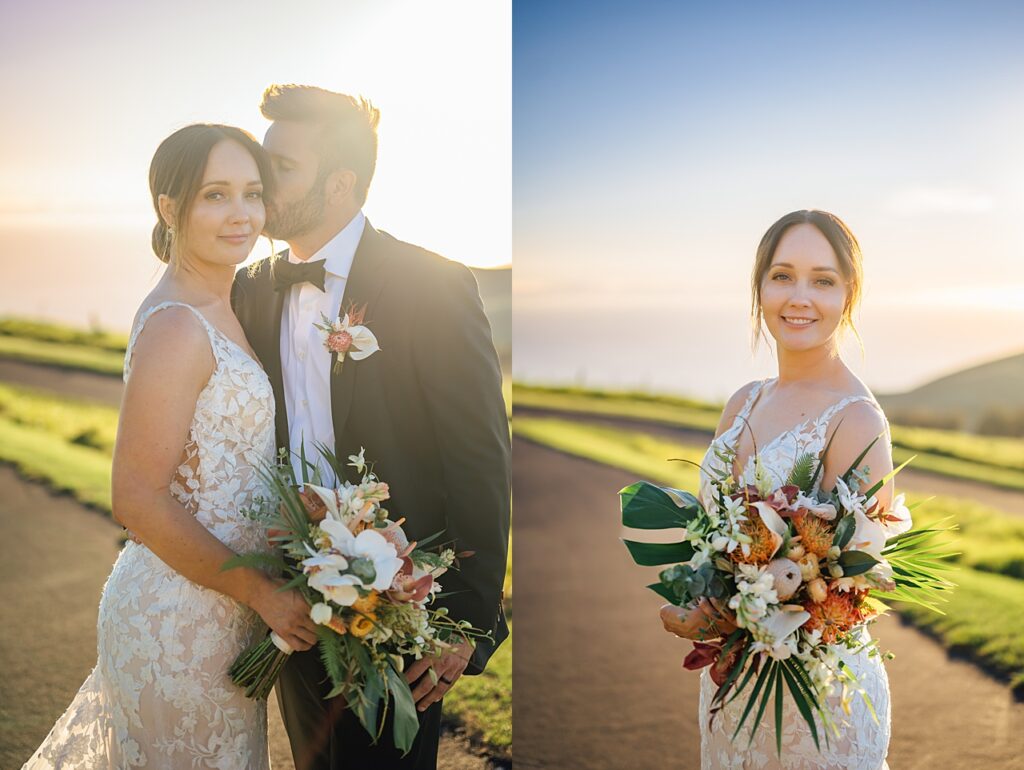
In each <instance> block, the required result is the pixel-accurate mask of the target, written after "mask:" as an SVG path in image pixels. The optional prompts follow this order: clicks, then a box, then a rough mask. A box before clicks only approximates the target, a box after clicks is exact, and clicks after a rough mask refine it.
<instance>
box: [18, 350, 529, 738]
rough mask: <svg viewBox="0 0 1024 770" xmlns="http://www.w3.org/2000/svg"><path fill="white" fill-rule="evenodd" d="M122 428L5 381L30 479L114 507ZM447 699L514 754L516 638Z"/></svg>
mask: <svg viewBox="0 0 1024 770" xmlns="http://www.w3.org/2000/svg"><path fill="white" fill-rule="evenodd" d="M0 339H2V338H0ZM116 430H117V409H114V408H111V407H106V406H98V405H95V404H91V403H89V402H85V401H74V400H68V399H58V398H53V397H51V396H47V395H45V394H42V393H39V392H36V391H32V390H30V389H26V388H18V387H14V386H9V385H3V384H0V462H7V463H11V464H13V465H14V466H15V467H17V468H18V470H19V472H21V473H22V474H23V475H25V476H27V477H28V478H31V479H34V480H38V481H42V482H43V483H45V484H46V485H47V486H49V487H50V488H52V489H56V490H60V491H64V492H68V493H70V494H71V495H73V496H74V498H75V499H76V500H78V501H79V502H82V503H84V504H86V505H89V506H90V507H93V508H96V509H99V510H101V511H104V512H106V513H108V514H109V513H110V455H111V452H112V449H113V443H114V436H115V434H116ZM74 441H78V442H80V443H73V442H74ZM83 444H85V445H83ZM88 444H91V445H88ZM510 570H511V560H510V561H509V567H508V568H507V569H506V575H505V583H506V584H505V591H506V596H509V597H511V592H512V585H511V571H510ZM445 704H446V707H445V710H446V713H447V714H448V715H451V716H454V717H455V718H456V719H458V720H459V721H461V723H462V724H463V725H464V726H465V727H466V729H467V731H468V732H469V733H470V735H471V736H473V737H474V738H476V739H478V740H481V741H483V742H484V743H486V744H487V745H488V746H489V747H490V748H491V749H492V750H493V751H494V752H495V753H496V754H498V755H502V756H510V755H511V741H512V727H511V725H512V640H511V638H510V639H509V640H508V641H507V642H505V643H504V644H503V645H502V646H501V647H500V648H499V649H498V651H497V652H496V653H495V655H494V657H493V658H492V660H491V663H490V665H489V666H488V668H487V670H486V671H485V672H484V674H482V675H481V676H478V677H467V678H466V679H465V680H464V681H463V682H461V683H460V685H459V687H458V688H456V689H455V690H454V691H453V692H452V694H451V695H450V696H449V697H447V698H446V699H445Z"/></svg>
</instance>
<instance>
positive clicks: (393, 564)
mask: <svg viewBox="0 0 1024 770" xmlns="http://www.w3.org/2000/svg"><path fill="white" fill-rule="evenodd" d="M320 528H321V529H322V530H324V532H326V533H327V535H328V537H330V539H331V544H332V545H333V546H334V547H335V548H337V549H338V550H339V551H341V553H343V554H344V555H345V556H346V557H348V559H349V561H350V562H351V561H354V560H355V559H366V560H368V561H370V562H372V563H373V569H374V577H373V579H372V580H371V581H370V582H369V583H366V582H364V581H363V580H362V579H361V578H359V577H357V576H356V575H342V577H352V578H354V579H355V582H356V584H357V585H360V586H361V587H362V588H364V589H370V588H373V589H375V590H377V591H384V590H387V588H388V587H389V586H390V585H391V581H392V580H394V577H395V575H396V574H397V573H398V570H399V569H401V567H402V560H401V559H399V558H398V551H397V550H395V546H394V545H393V544H391V543H389V542H388V541H387V540H386V539H385V538H384V536H383V535H381V534H380V533H379V532H374V531H373V530H372V529H364V530H363V531H362V532H360V533H359V534H358V535H353V534H352V532H351V531H350V530H349V528H348V527H346V526H345V525H344V524H342V523H341V522H339V521H332V520H329V519H324V521H323V522H322V523H321V524H320Z"/></svg>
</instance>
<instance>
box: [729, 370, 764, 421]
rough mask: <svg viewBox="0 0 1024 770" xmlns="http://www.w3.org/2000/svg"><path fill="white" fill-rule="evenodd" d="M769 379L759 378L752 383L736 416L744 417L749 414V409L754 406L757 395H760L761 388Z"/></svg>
mask: <svg viewBox="0 0 1024 770" xmlns="http://www.w3.org/2000/svg"><path fill="white" fill-rule="evenodd" d="M769 381H770V379H768V380H759V381H758V382H755V383H754V387H752V388H751V389H750V392H749V393H748V394H747V400H746V401H744V402H743V408H742V409H740V410H739V411H738V412H737V413H736V417H744V418H746V417H749V416H750V411H751V410H752V409H753V408H754V404H755V403H757V399H758V396H760V395H761V390H762V389H763V388H764V386H765V385H766V384H767V383H768V382H769Z"/></svg>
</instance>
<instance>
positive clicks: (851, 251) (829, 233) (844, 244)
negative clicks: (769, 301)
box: [750, 209, 864, 349]
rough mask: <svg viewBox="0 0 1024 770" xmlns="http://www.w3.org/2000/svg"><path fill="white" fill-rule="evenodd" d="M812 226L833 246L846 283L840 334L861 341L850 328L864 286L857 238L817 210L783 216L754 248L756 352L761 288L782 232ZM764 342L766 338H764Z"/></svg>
mask: <svg viewBox="0 0 1024 770" xmlns="http://www.w3.org/2000/svg"><path fill="white" fill-rule="evenodd" d="M801 224H808V225H814V226H815V227H816V228H817V229H818V231H819V232H821V234H822V235H824V236H825V239H826V240H827V241H828V242H829V244H830V245H831V246H832V251H834V252H835V254H836V260H837V261H838V262H839V271H840V272H841V273H842V275H843V280H844V281H845V282H846V304H845V305H844V306H843V314H842V317H841V318H840V321H839V327H840V329H841V330H843V329H849V330H850V331H852V332H853V334H854V336H856V337H857V339H858V341H859V340H860V335H859V334H858V333H857V329H856V327H855V326H854V324H853V311H854V310H855V309H856V307H857V305H858V304H859V303H860V297H861V287H862V286H863V283H864V274H863V270H862V267H861V259H862V255H861V251H860V244H859V243H857V238H856V237H854V234H853V233H852V232H851V231H850V228H849V227H847V226H846V223H845V222H843V220H841V219H840V218H839V217H837V216H836V215H835V214H830V213H829V212H827V211H819V210H817V209H802V210H800V211H793V212H790V213H789V214H786V215H785V216H784V217H782V218H781V219H779V220H778V221H777V222H776V223H775V224H773V225H772V226H771V227H769V228H768V232H766V233H765V234H764V237H763V238H761V243H760V244H758V247H757V256H756V258H755V259H754V271H753V273H752V274H751V279H750V291H751V303H750V316H751V320H752V323H753V330H752V344H753V347H754V348H755V349H756V348H757V343H758V340H759V339H760V338H761V337H764V336H765V333H764V314H763V312H762V309H761V284H762V283H763V282H764V277H765V275H766V274H767V272H768V268H770V267H771V265H772V259H773V258H774V257H775V249H776V248H778V245H779V241H781V240H782V236H783V235H784V234H785V232H786V231H787V230H788V229H789V228H791V227H793V226H794V225H801ZM765 339H766V341H767V337H766V338H765Z"/></svg>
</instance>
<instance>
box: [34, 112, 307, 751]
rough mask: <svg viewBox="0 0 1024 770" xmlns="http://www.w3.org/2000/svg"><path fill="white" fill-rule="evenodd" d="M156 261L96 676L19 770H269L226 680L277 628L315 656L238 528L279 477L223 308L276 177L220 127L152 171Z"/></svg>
mask: <svg viewBox="0 0 1024 770" xmlns="http://www.w3.org/2000/svg"><path fill="white" fill-rule="evenodd" d="M149 179H150V191H151V193H152V196H153V205H154V207H155V208H156V211H157V215H158V224H157V225H156V228H155V230H154V233H153V247H154V250H155V251H156V253H157V256H158V257H160V258H161V260H162V261H164V262H167V263H168V269H167V270H166V271H165V272H164V275H163V277H162V278H161V279H160V281H159V283H158V284H157V286H156V288H155V289H154V290H153V291H152V292H151V293H150V295H149V296H148V297H146V299H145V300H144V301H143V303H142V306H141V307H140V309H139V312H138V315H137V316H136V319H135V323H134V324H133V329H132V334H131V337H130V340H129V343H128V349H127V351H126V356H125V371H124V376H125V390H124V398H123V402H122V405H121V416H120V424H119V426H118V433H117V444H116V447H115V450H114V459H113V479H112V503H113V505H112V508H113V515H114V518H115V519H116V520H117V521H118V522H120V523H121V524H123V525H124V526H125V527H128V528H129V529H130V530H131V531H132V532H133V533H134V537H133V539H132V541H130V542H128V543H127V544H126V545H125V547H124V550H123V551H122V552H121V554H120V556H119V557H118V559H117V561H116V563H115V564H114V568H113V571H112V572H111V573H110V577H109V578H108V580H107V584H106V586H105V587H104V589H103V596H102V598H101V600H100V607H99V621H98V626H97V636H98V645H97V647H98V657H97V661H96V667H95V668H94V669H93V671H92V673H91V674H90V675H89V678H88V679H87V680H86V681H85V684H83V685H82V688H81V689H80V690H79V692H78V694H77V695H76V697H75V699H74V701H73V702H72V703H71V705H70V706H69V707H68V709H67V711H66V712H65V713H64V715H63V716H61V717H60V719H59V720H58V721H57V723H56V725H55V726H54V727H53V729H52V730H51V731H50V734H49V735H48V736H47V737H46V739H45V740H44V742H43V744H42V745H41V746H40V747H39V748H38V749H37V751H36V752H35V754H34V755H33V756H32V758H31V759H30V760H29V761H28V763H27V764H26V765H25V767H27V768H59V767H64V768H70V767H74V768H114V767H117V768H128V767H147V768H171V767H174V768H176V767H192V768H198V767H204V768H221V770H227V769H228V768H238V770H251V769H253V768H256V769H259V768H267V767H268V766H269V761H268V757H267V725H266V702H265V701H254V700H249V699H247V698H246V697H245V695H244V693H243V692H242V691H241V690H240V689H239V688H237V687H235V686H234V685H233V684H232V683H231V681H230V680H229V678H228V676H227V670H228V667H229V666H230V664H231V663H232V661H233V660H234V658H235V656H236V655H237V654H238V653H239V652H241V651H242V650H243V649H245V648H246V647H247V646H248V645H249V644H250V642H251V641H253V640H255V639H256V638H257V637H258V636H259V635H261V634H263V633H265V626H264V624H265V625H266V626H269V627H270V628H271V629H273V630H274V631H276V632H277V633H278V634H279V635H280V636H282V637H283V638H284V639H285V640H286V641H287V642H288V643H289V644H290V645H291V646H292V647H293V648H295V649H299V650H305V649H309V648H310V647H311V646H312V645H313V643H314V642H315V641H316V632H315V626H314V625H313V622H312V620H310V618H309V606H308V605H307V604H306V602H305V600H304V599H303V598H302V596H301V595H300V594H299V593H298V592H296V591H286V592H281V591H278V590H277V589H278V586H279V583H278V582H277V581H275V580H274V579H272V578H270V577H268V576H267V575H265V574H263V573H262V572H260V571H258V570H253V569H234V570H229V571H226V572H222V571H221V565H222V564H224V562H226V561H227V560H228V559H230V558H231V557H232V556H234V555H235V554H236V553H243V552H251V551H256V550H261V549H265V548H266V538H265V534H264V533H263V532H262V530H261V528H260V526H259V525H257V524H256V523H255V522H253V521H252V520H250V519H247V518H246V517H245V516H244V514H243V511H244V510H245V509H246V507H247V506H249V505H250V504H251V503H252V501H253V498H254V496H255V495H258V494H260V492H261V490H262V485H261V481H260V477H259V475H258V473H257V468H258V467H259V466H260V465H261V464H264V463H270V462H272V461H273V459H274V401H273V395H272V391H271V388H270V383H269V381H268V380H267V376H266V374H264V372H263V369H262V367H261V366H260V364H259V363H258V362H257V361H256V359H255V356H254V355H253V353H252V351H251V349H250V348H249V345H248V343H247V341H246V339H245V335H244V334H243V333H242V329H241V327H240V326H239V323H238V321H237V319H236V318H235V316H234V314H233V313H232V312H231V306H230V302H229V297H230V289H231V283H232V279H233V277H234V273H235V266H236V265H238V264H239V263H241V262H243V261H244V260H245V258H246V257H247V256H248V254H249V252H250V250H251V249H252V247H253V245H254V243H255V241H256V239H257V238H258V237H259V234H260V231H261V230H262V228H263V222H264V219H265V209H264V204H263V191H264V186H265V185H266V186H269V182H270V181H271V180H270V173H269V164H268V162H267V160H266V157H265V156H264V154H263V150H262V148H261V147H260V146H259V144H258V143H257V142H256V141H255V140H254V139H253V138H252V137H251V136H250V135H249V134H247V133H246V132H244V131H242V130H240V129H237V128H233V127H230V126H220V125H192V126H187V127H185V128H183V129H181V130H179V131H177V132H175V133H174V134H172V135H171V136H169V137H168V138H167V139H165V140H164V142H163V143H162V144H161V145H160V147H159V149H157V152H156V155H155V156H154V158H153V162H152V165H151V167H150V174H149Z"/></svg>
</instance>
